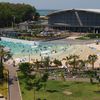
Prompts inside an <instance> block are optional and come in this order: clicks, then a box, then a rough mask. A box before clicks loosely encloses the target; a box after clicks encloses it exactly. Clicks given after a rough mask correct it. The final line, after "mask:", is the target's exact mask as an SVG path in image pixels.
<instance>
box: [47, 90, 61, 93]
mask: <svg viewBox="0 0 100 100" xmlns="http://www.w3.org/2000/svg"><path fill="white" fill-rule="evenodd" d="M46 91H47V92H49V93H55V92H59V91H58V90H46Z"/></svg>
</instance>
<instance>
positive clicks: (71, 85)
mask: <svg viewBox="0 0 100 100" xmlns="http://www.w3.org/2000/svg"><path fill="white" fill-rule="evenodd" d="M20 85H21V91H22V97H23V100H34V99H33V97H34V95H33V94H34V92H33V91H34V90H30V91H28V90H27V89H26V88H25V82H24V81H23V79H20ZM63 92H67V94H65V93H63ZM68 93H72V94H70V95H68ZM36 97H37V98H41V100H43V99H44V98H46V100H100V85H98V84H90V83H83V82H82V83H81V82H69V81H67V82H62V81H55V80H49V81H48V82H47V87H46V91H44V90H43V89H41V90H40V91H38V92H36Z"/></svg>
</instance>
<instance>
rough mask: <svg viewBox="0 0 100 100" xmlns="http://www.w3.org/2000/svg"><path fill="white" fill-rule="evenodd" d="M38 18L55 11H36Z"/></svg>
mask: <svg viewBox="0 0 100 100" xmlns="http://www.w3.org/2000/svg"><path fill="white" fill-rule="evenodd" d="M37 11H38V13H39V14H40V16H47V15H48V14H50V13H52V12H55V11H57V10H46V9H45V10H37Z"/></svg>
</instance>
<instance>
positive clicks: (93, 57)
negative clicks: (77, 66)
mask: <svg viewBox="0 0 100 100" xmlns="http://www.w3.org/2000/svg"><path fill="white" fill-rule="evenodd" d="M97 59H98V57H97V55H89V56H88V61H89V63H90V64H91V65H92V69H94V63H95V62H96V60H97Z"/></svg>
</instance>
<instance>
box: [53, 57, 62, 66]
mask: <svg viewBox="0 0 100 100" xmlns="http://www.w3.org/2000/svg"><path fill="white" fill-rule="evenodd" d="M53 63H54V64H55V65H56V66H57V67H58V66H62V63H61V61H60V60H57V59H54V61H53Z"/></svg>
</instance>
